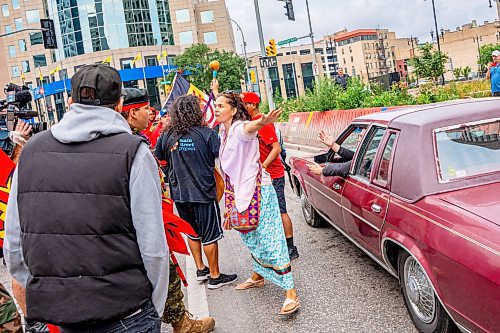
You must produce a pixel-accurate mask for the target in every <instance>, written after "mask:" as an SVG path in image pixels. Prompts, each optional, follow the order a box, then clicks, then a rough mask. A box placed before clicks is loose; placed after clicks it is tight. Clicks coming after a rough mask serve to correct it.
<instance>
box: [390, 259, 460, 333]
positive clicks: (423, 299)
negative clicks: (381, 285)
mask: <svg viewBox="0 0 500 333" xmlns="http://www.w3.org/2000/svg"><path fill="white" fill-rule="evenodd" d="M398 271H399V272H398V273H399V281H400V283H401V290H402V292H403V296H404V299H405V303H406V308H407V309H408V312H409V314H410V317H411V319H412V321H413V323H414V324H415V326H416V327H417V329H418V330H419V332H423V333H452V332H457V331H458V330H457V329H456V326H455V325H454V324H453V321H452V320H451V318H450V317H449V316H448V314H447V313H446V311H445V309H444V308H443V306H442V305H441V303H440V302H439V300H438V298H437V297H436V294H435V293H434V289H433V288H432V284H431V281H429V279H428V278H427V275H426V274H425V271H424V269H423V268H422V266H421V265H420V263H419V262H418V261H417V260H416V259H415V258H414V257H413V256H411V255H410V254H409V253H408V252H405V251H401V252H400V253H399V260H398Z"/></svg>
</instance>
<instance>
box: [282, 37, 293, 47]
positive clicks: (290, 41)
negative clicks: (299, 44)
mask: <svg viewBox="0 0 500 333" xmlns="http://www.w3.org/2000/svg"><path fill="white" fill-rule="evenodd" d="M297 40H298V38H297V37H292V38H288V39H285V40H282V41H279V42H278V46H283V45H285V44H290V43H295V42H296V41H297Z"/></svg>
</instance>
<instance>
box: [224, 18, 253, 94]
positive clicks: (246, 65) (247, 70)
mask: <svg viewBox="0 0 500 333" xmlns="http://www.w3.org/2000/svg"><path fill="white" fill-rule="evenodd" d="M229 20H230V21H231V22H233V23H234V24H236V26H237V27H238V30H239V31H240V32H241V39H242V40H243V53H244V56H245V67H246V72H247V77H246V80H245V83H246V86H247V87H246V88H247V89H248V87H251V86H252V85H251V80H250V68H248V57H247V42H246V41H245V35H244V34H243V29H241V27H240V25H239V24H238V22H236V21H235V20H233V19H232V18H230V17H229ZM252 90H253V89H250V91H252Z"/></svg>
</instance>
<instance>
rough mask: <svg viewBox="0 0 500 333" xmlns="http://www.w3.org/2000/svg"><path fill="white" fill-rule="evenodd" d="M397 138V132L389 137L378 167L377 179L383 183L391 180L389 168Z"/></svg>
mask: <svg viewBox="0 0 500 333" xmlns="http://www.w3.org/2000/svg"><path fill="white" fill-rule="evenodd" d="M395 140H396V133H391V134H390V136H389V139H387V144H386V145H385V149H384V154H383V155H382V159H381V160H380V166H379V168H378V173H377V177H376V178H375V180H377V181H378V182H379V183H381V184H387V181H388V180H389V169H390V165H391V156H392V150H393V148H394V141H395Z"/></svg>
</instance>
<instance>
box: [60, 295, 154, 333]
mask: <svg viewBox="0 0 500 333" xmlns="http://www.w3.org/2000/svg"><path fill="white" fill-rule="evenodd" d="M61 331H62V332H63V333H122V332H127V333H160V332H161V320H160V317H159V316H158V312H156V309H155V308H154V306H153V304H152V303H151V302H148V303H147V304H145V305H144V306H143V307H142V309H141V310H140V312H139V313H137V314H134V315H132V316H130V317H127V318H124V319H122V320H117V321H115V322H112V323H106V324H103V325H98V324H97V325H92V328H81V327H79V328H69V327H61Z"/></svg>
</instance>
